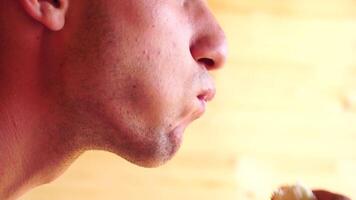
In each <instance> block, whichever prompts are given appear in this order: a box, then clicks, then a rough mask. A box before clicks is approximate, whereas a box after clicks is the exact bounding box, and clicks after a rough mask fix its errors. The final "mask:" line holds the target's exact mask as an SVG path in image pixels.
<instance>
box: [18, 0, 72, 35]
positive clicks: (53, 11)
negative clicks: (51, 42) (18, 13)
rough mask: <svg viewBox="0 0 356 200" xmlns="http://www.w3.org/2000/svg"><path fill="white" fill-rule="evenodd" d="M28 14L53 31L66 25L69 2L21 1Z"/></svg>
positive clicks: (59, 0) (56, 0)
mask: <svg viewBox="0 0 356 200" xmlns="http://www.w3.org/2000/svg"><path fill="white" fill-rule="evenodd" d="M20 1H21V4H22V6H23V7H24V10H25V11H26V13H27V14H28V15H29V16H30V17H32V18H33V19H35V20H36V21H38V22H40V23H41V24H42V25H43V26H45V27H46V28H48V29H49V30H52V31H59V30H61V29H62V28H63V26H64V24H65V18H66V13H67V9H68V3H69V2H68V0H20Z"/></svg>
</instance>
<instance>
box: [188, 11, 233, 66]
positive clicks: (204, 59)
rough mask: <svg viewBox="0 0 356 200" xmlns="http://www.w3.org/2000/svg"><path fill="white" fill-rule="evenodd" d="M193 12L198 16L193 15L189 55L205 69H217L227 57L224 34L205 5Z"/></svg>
mask: <svg viewBox="0 0 356 200" xmlns="http://www.w3.org/2000/svg"><path fill="white" fill-rule="evenodd" d="M195 12H197V13H199V14H195V15H194V18H193V19H194V21H193V27H194V30H195V32H194V33H195V34H194V35H193V37H192V40H191V43H190V53H191V55H192V57H193V58H194V60H195V61H196V62H197V63H198V64H200V65H203V66H204V67H205V68H206V69H208V70H214V69H219V68H221V67H222V66H223V65H224V63H225V61H226V56H227V44H226V38H225V34H224V32H223V30H222V29H221V27H220V25H219V24H218V23H217V21H216V20H215V18H214V17H213V16H212V14H211V12H210V11H209V9H208V8H207V7H206V5H203V6H202V7H200V9H199V10H195Z"/></svg>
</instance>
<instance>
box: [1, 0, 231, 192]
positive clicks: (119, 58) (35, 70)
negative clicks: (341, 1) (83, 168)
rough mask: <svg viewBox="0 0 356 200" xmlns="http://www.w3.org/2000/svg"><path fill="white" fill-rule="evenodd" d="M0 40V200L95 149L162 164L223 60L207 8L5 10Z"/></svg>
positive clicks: (34, 3)
mask: <svg viewBox="0 0 356 200" xmlns="http://www.w3.org/2000/svg"><path fill="white" fill-rule="evenodd" d="M0 29H1V30H2V31H1V33H0V46H1V48H0V58H1V59H0V72H1V73H0V84H1V88H0V130H1V134H0V152H1V153H0V162H1V164H0V166H1V167H0V177H1V178H0V199H15V198H17V197H18V196H19V195H21V194H23V193H24V192H26V191H27V190H29V189H30V188H33V187H35V186H37V185H40V184H43V183H47V182H50V181H51V180H53V179H55V178H56V177H57V176H58V175H60V174H61V173H62V172H63V171H64V170H65V169H66V168H67V167H68V166H69V165H70V164H71V163H72V162H73V161H74V160H75V158H77V157H78V156H79V155H80V154H81V153H82V152H84V151H86V150H89V149H97V150H106V151H110V152H113V153H116V154H117V155H119V156H121V157H123V158H125V159H127V160H129V161H131V162H133V163H135V164H137V165H140V166H144V167H155V166H159V165H161V164H163V163H165V162H166V161H168V160H169V159H171V158H172V156H173V155H174V154H175V153H176V151H177V150H178V148H179V146H180V144H181V141H182V137H183V132H184V129H185V128H186V126H187V125H188V124H189V123H190V122H192V121H193V120H195V119H197V118H198V117H200V116H201V115H202V114H203V112H204V110H205V104H206V103H207V102H208V101H210V100H211V99H212V98H213V97H214V95H215V87H214V83H213V80H212V78H211V76H210V75H209V70H213V69H218V68H220V67H221V66H222V65H223V63H224V60H225V57H226V42H225V36H224V33H223V31H222V30H221V28H220V26H219V25H218V23H217V22H216V21H215V19H214V17H213V16H212V15H211V13H210V11H209V10H208V8H207V5H206V3H205V2H203V1H201V0H189V1H181V0H177V1H176V0H175V1H166V0H135V1H131V0H95V1H87V0H75V1H71V0H59V1H50V0H47V1H43V0H1V1H0Z"/></svg>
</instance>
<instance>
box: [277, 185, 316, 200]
mask: <svg viewBox="0 0 356 200" xmlns="http://www.w3.org/2000/svg"><path fill="white" fill-rule="evenodd" d="M271 200H317V199H316V197H315V196H314V194H313V192H312V191H311V190H310V189H308V188H306V187H304V186H302V185H300V184H296V185H291V186H282V187H280V188H279V189H278V190H276V191H275V192H274V193H273V195H272V198H271Z"/></svg>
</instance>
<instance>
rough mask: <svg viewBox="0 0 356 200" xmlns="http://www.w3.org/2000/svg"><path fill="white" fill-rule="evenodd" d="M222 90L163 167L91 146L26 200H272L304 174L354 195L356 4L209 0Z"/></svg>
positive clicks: (315, 183)
mask: <svg viewBox="0 0 356 200" xmlns="http://www.w3.org/2000/svg"><path fill="white" fill-rule="evenodd" d="M209 3H210V5H211V7H212V9H213V10H214V12H215V14H216V17H217V18H218V20H219V21H220V22H221V24H222V26H223V28H224V29H225V31H226V34H227V37H228V39H229V46H230V56H229V60H228V63H227V65H226V67H225V68H224V69H223V70H221V71H218V72H214V76H215V78H216V83H217V89H218V93H217V97H216V99H215V101H214V102H213V103H211V105H210V107H209V108H208V112H207V113H206V114H205V116H204V117H203V118H202V119H200V120H198V121H197V122H196V123H194V124H193V125H191V126H190V127H189V129H188V130H187V132H186V135H185V141H184V144H183V146H182V148H181V151H180V152H179V153H178V154H177V156H176V157H175V158H174V159H173V160H172V161H171V162H169V163H168V164H167V165H165V166H163V167H160V168H157V169H143V168H138V167H135V166H133V165H131V164H129V163H127V162H126V161H124V160H122V159H121V158H119V157H117V156H115V155H112V154H109V153H105V152H88V153H86V154H84V155H83V156H82V157H81V158H80V159H79V160H77V162H75V164H74V165H73V166H71V167H70V169H69V170H68V171H67V172H66V173H65V174H64V175H63V176H62V177H60V178H59V179H58V180H57V181H55V182H54V183H51V184H49V185H46V186H42V187H39V188H37V189H35V190H33V191H32V192H30V193H28V194H27V195H25V196H23V197H22V198H21V199H24V200H49V199H50V200H72V199H73V200H84V199H85V200H99V199H105V200H117V199H125V200H139V199H140V200H141V199H145V200H157V199H170V200H181V199H185V200H193V199H204V200H217V199H223V200H236V199H239V200H263V199H269V196H270V194H271V192H272V191H273V190H274V189H275V188H276V187H277V186H279V185H281V184H285V183H294V182H296V181H301V182H303V183H304V184H306V185H308V186H310V187H316V188H325V189H330V190H333V191H337V192H340V193H344V194H347V195H349V196H350V197H352V198H353V199H356V1H354V0H211V1H209Z"/></svg>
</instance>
